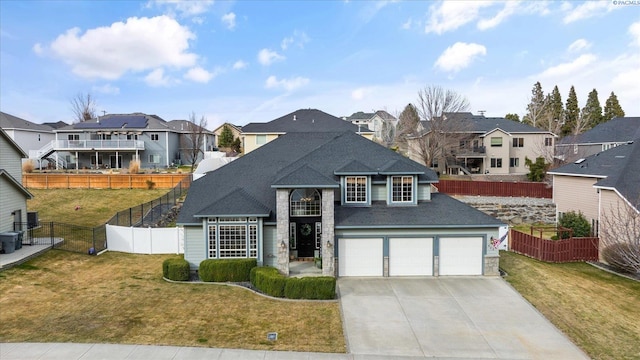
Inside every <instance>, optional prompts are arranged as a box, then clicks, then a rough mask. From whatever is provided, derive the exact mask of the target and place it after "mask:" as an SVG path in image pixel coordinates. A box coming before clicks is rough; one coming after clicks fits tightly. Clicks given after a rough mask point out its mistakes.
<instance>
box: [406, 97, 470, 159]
mask: <svg viewBox="0 0 640 360" xmlns="http://www.w3.org/2000/svg"><path fill="white" fill-rule="evenodd" d="M416 108H417V110H418V114H419V115H420V118H422V119H424V120H425V122H424V124H425V126H424V129H423V131H422V133H421V134H420V135H418V137H417V139H416V140H417V143H416V146H414V150H415V151H416V152H417V154H416V155H417V156H418V157H419V158H420V160H421V161H422V162H424V164H425V165H426V166H431V165H432V164H433V163H434V161H437V162H438V165H439V166H438V168H440V169H443V166H444V165H445V164H446V159H447V157H449V156H451V155H453V151H454V150H455V149H456V148H457V147H459V146H460V141H461V140H464V139H466V138H468V137H469V130H470V124H469V123H468V122H467V121H464V120H460V119H459V118H458V117H451V118H448V117H447V116H445V115H444V114H445V113H457V112H464V111H467V110H468V109H469V101H468V100H467V99H466V98H465V97H464V96H462V95H460V94H458V93H457V92H455V91H452V90H446V89H443V88H442V87H440V86H431V85H430V86H426V87H425V88H424V89H421V90H420V91H418V103H417V106H416Z"/></svg>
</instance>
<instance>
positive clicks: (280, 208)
mask: <svg viewBox="0 0 640 360" xmlns="http://www.w3.org/2000/svg"><path fill="white" fill-rule="evenodd" d="M283 242H284V244H285V246H282V243H283ZM276 248H277V249H278V262H277V268H278V271H280V272H281V273H282V274H284V275H287V276H289V189H277V190H276Z"/></svg>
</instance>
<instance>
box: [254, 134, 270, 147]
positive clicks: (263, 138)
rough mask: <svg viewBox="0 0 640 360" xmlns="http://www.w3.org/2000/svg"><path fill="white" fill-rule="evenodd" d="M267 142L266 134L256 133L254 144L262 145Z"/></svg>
mask: <svg viewBox="0 0 640 360" xmlns="http://www.w3.org/2000/svg"><path fill="white" fill-rule="evenodd" d="M266 143H267V135H256V145H263V144H266Z"/></svg>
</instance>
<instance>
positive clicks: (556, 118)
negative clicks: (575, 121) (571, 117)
mask: <svg viewBox="0 0 640 360" xmlns="http://www.w3.org/2000/svg"><path fill="white" fill-rule="evenodd" d="M547 99H548V100H547V101H548V102H547V104H548V106H547V120H548V124H547V127H546V129H547V130H549V131H551V132H553V133H556V134H557V133H558V132H559V130H560V126H562V117H563V116H564V105H563V104H562V95H560V90H558V85H556V86H554V87H553V91H552V92H551V94H549V95H547Z"/></svg>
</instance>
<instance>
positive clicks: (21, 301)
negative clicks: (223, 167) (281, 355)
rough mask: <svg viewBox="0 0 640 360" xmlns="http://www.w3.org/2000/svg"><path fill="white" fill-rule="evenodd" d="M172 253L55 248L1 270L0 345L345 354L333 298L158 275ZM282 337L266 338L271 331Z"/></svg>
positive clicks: (338, 311)
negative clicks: (296, 297) (292, 297)
mask: <svg viewBox="0 0 640 360" xmlns="http://www.w3.org/2000/svg"><path fill="white" fill-rule="evenodd" d="M172 256H175V255H131V254H122V253H113V252H108V253H105V254H103V255H100V256H87V255H82V254H74V253H69V252H64V251H59V250H51V251H49V252H47V253H46V254H44V255H42V256H40V257H39V258H36V259H34V260H31V261H29V262H27V263H25V264H23V265H20V266H17V267H15V268H12V269H9V270H6V271H4V272H0V279H1V280H0V324H1V326H0V342H77V343H93V342H95V343H121V344H158V345H160V344H161V345H175V346H205V347H220V348H242V349H265V350H285V351H287V350H294V351H317V352H344V351H345V342H344V336H343V332H342V322H341V320H340V309H339V304H338V303H337V302H291V301H278V300H271V299H267V298H264V297H262V296H259V295H255V294H253V293H251V292H249V291H247V290H244V289H240V288H236V287H231V286H220V285H211V284H207V285H203V284H173V283H168V282H165V281H164V280H162V262H163V261H164V260H165V259H167V258H169V257H172ZM272 331H275V332H278V340H277V341H274V342H270V341H268V340H267V333H268V332H272Z"/></svg>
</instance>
